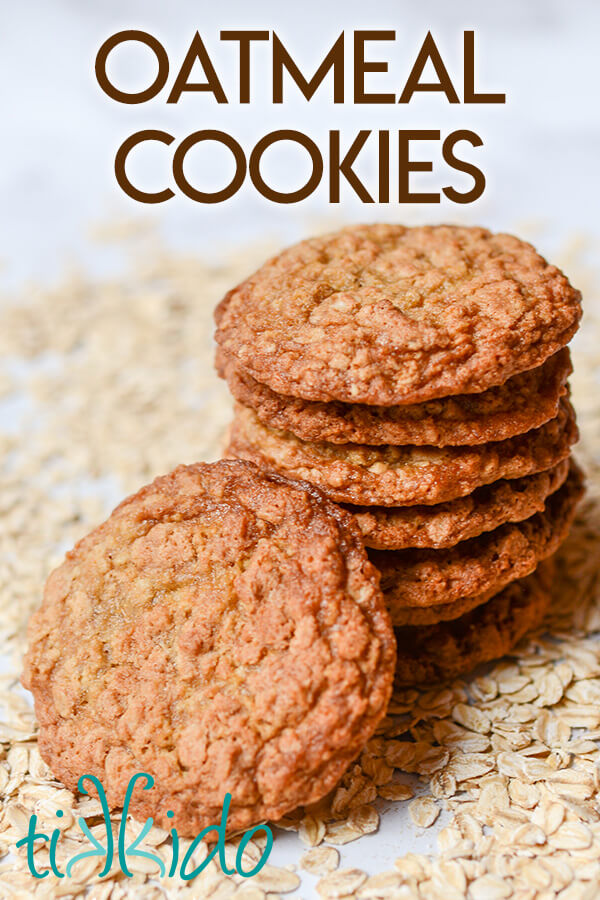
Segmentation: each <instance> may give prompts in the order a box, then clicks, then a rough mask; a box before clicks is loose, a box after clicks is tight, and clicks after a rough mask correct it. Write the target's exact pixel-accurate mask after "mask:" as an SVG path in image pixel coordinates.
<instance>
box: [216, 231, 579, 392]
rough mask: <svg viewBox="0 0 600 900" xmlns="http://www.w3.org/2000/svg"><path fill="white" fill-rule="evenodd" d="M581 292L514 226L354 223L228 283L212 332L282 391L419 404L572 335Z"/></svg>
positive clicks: (529, 362)
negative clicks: (508, 229) (506, 229)
mask: <svg viewBox="0 0 600 900" xmlns="http://www.w3.org/2000/svg"><path fill="white" fill-rule="evenodd" d="M580 301H581V295H580V293H579V291H577V290H575V289H574V288H573V287H572V286H571V285H570V284H569V282H568V280H567V279H566V277H565V276H564V275H563V274H562V272H560V271H559V270H558V269H557V268H556V267H555V266H551V265H549V264H548V263H547V262H546V260H544V259H543V258H542V257H541V256H540V255H539V254H538V253H536V251H535V249H534V248H533V247H532V246H531V245H530V244H527V243H525V242H523V241H520V240H519V239H518V238H516V237H512V236H511V235H507V234H492V233H491V232H489V231H487V230H486V229H484V228H469V227H464V226H453V225H436V226H419V227H417V228H405V227H403V226H401V225H358V226H354V227H352V228H344V229H343V230H341V231H338V232H336V233H334V234H329V235H325V236H324V237H317V238H312V239H311V240H307V241H303V242H302V243H300V244H296V245H295V246H293V247H289V248H288V249H287V250H284V251H283V252H282V253H280V254H279V255H278V256H276V257H274V258H273V259H271V260H269V261H268V262H267V263H265V264H264V265H263V266H262V267H261V268H260V269H259V270H258V271H257V272H255V273H254V275H252V276H251V277H250V278H248V279H247V280H246V281H244V282H243V283H242V284H240V285H238V287H236V288H234V289H233V290H232V291H230V292H229V293H228V294H227V296H226V297H225V298H224V299H223V300H222V301H221V303H220V304H219V306H218V307H217V310H216V313H215V317H216V321H217V332H216V339H217V342H218V343H219V345H220V346H221V347H222V348H223V350H224V351H225V353H226V354H227V355H228V356H230V357H232V358H233V359H234V360H235V363H236V365H238V366H239V367H241V368H242V369H244V370H245V371H246V372H248V373H249V374H250V375H252V376H253V377H254V378H256V379H257V380H258V381H260V382H261V383H262V384H266V385H268V386H269V387H270V388H272V389H273V390H274V391H276V392H277V393H279V394H286V395H290V396H293V397H302V398H303V399H305V400H323V401H330V400H341V401H342V402H344V403H367V404H371V405H376V406H377V405H381V406H392V405H394V404H406V403H422V402H423V401H425V400H432V399H434V398H437V397H447V396H451V395H454V394H471V393H478V392H481V391H485V390H487V389H488V388H490V387H494V386H495V385H498V384H503V383H504V382H505V381H507V379H509V378H510V377H511V376H513V375H516V374H518V373H519V372H524V371H526V370H527V369H532V368H534V367H536V366H539V365H541V364H542V363H543V362H544V361H545V360H546V359H548V357H549V356H552V354H554V353H556V352H557V351H558V350H560V348H561V347H564V346H565V344H567V342H568V341H569V340H570V338H571V337H572V336H573V334H574V333H575V331H576V329H577V325H578V322H579V319H580V317H581V302H580Z"/></svg>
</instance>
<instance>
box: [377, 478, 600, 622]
mask: <svg viewBox="0 0 600 900" xmlns="http://www.w3.org/2000/svg"><path fill="white" fill-rule="evenodd" d="M582 493H583V476H582V473H581V471H580V470H579V469H578V468H577V467H576V466H575V464H573V465H572V467H571V472H570V474H569V477H568V478H567V481H566V482H565V484H564V485H563V486H562V487H561V488H560V489H559V490H558V491H557V492H556V493H555V494H552V496H550V497H549V498H548V500H547V501H546V505H545V508H544V511H543V512H540V513H536V514H535V515H534V516H532V517H531V518H529V519H526V520H525V521H524V522H516V523H511V524H507V525H502V526H501V527H500V528H497V529H496V530H495V531H490V532H488V533H487V534H484V535H480V536H479V537H476V538H471V539H470V540H468V541H462V543H460V544H457V545H456V546H455V547H451V548H450V549H448V550H371V551H370V552H369V556H370V558H371V560H372V562H373V563H374V564H375V565H376V566H377V568H378V569H379V571H380V572H381V587H382V590H383V594H384V598H385V602H386V604H387V607H388V609H389V610H390V613H391V616H392V622H394V624H396V623H397V622H398V621H402V620H401V618H400V615H401V611H403V610H405V609H406V607H432V606H437V605H438V604H445V605H448V604H451V603H454V602H455V601H458V600H461V599H463V598H466V597H475V596H478V595H479V596H480V595H484V594H488V595H489V594H490V593H491V594H496V593H498V591H500V590H502V588H503V587H504V586H505V585H507V584H508V583H509V582H511V581H515V579H517V578H524V577H525V576H526V575H529V574H530V573H531V572H533V570H534V569H535V568H536V566H537V565H538V563H539V562H540V561H541V560H542V559H546V557H548V556H550V554H552V553H554V551H555V550H556V549H557V548H558V546H559V545H560V544H561V543H562V541H563V540H564V539H565V537H566V536H567V534H568V531H569V528H570V527H571V523H572V521H573V518H574V516H575V509H576V506H577V503H578V502H579V500H580V498H581V495H582ZM397 612H398V615H397V614H396V613H397Z"/></svg>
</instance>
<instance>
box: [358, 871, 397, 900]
mask: <svg viewBox="0 0 600 900" xmlns="http://www.w3.org/2000/svg"><path fill="white" fill-rule="evenodd" d="M401 886H402V876H401V875H400V873H399V872H381V873H380V874H379V875H371V877H370V878H367V880H366V881H365V882H364V883H363V884H362V885H361V887H359V889H358V893H357V896H358V897H359V898H360V900H379V898H386V897H389V896H390V895H392V896H393V895H394V894H395V892H396V891H397V889H398V888H400V887H401Z"/></svg>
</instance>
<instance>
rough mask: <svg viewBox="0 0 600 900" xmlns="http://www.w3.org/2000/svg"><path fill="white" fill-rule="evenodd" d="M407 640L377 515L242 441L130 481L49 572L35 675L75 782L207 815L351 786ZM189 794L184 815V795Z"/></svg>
mask: <svg viewBox="0 0 600 900" xmlns="http://www.w3.org/2000/svg"><path fill="white" fill-rule="evenodd" d="M394 664H395V642H394V635H393V630H392V627H391V624H390V619H389V615H388V613H387V611H386V609H385V606H384V603H383V598H382V595H381V591H380V588H379V576H378V573H377V572H376V570H375V568H374V567H373V566H372V564H371V563H370V562H369V561H368V559H367V557H366V554H365V550H364V548H363V545H362V541H361V537H360V532H359V530H358V527H357V525H356V522H355V520H354V519H353V517H352V516H351V515H350V513H348V512H346V511H344V510H341V509H340V508H338V507H336V506H335V505H334V504H332V503H330V502H329V501H328V500H327V499H326V498H325V497H324V496H323V495H322V494H321V493H320V492H319V491H318V490H315V489H314V488H313V487H312V486H310V485H307V484H299V483H297V482H292V481H290V480H288V479H286V478H282V477H280V476H278V475H273V474H270V473H267V472H264V471H261V470H260V469H258V468H256V467H255V466H253V465H251V464H248V463H243V462H232V461H221V462H218V463H214V464H206V463H198V464H196V465H191V466H180V467H179V468H177V469H175V470H174V471H173V472H171V473H170V474H169V475H166V476H164V477H161V478H157V479H156V481H154V482H153V483H152V484H150V485H148V486H147V487H144V488H142V489H141V490H140V491H139V492H138V493H137V494H134V495H133V496H131V497H129V498H128V499H127V500H125V501H124V502H123V503H122V504H121V505H120V506H118V507H117V509H116V510H115V511H114V512H113V514H112V515H111V516H110V518H109V519H108V520H107V521H106V522H105V523H104V524H102V525H100V527H98V528H96V529H95V530H94V531H93V532H92V533H91V534H90V535H88V536H87V537H86V538H84V539H83V540H82V541H80V542H79V543H78V544H77V546H76V547H75V548H74V549H73V550H72V551H71V552H70V553H68V554H67V557H66V559H65V561H64V563H63V564H62V565H61V566H60V568H58V569H57V570H56V571H54V572H53V573H52V574H51V575H50V578H49V579H48V582H47V585H46V589H45V593H44V599H43V603H42V606H41V608H40V610H39V611H38V612H36V613H35V614H34V616H33V617H32V619H31V623H30V626H29V649H28V652H27V656H26V660H25V671H24V675H23V684H24V685H25V686H26V687H27V688H29V690H31V691H32V693H33V695H34V699H35V708H36V713H37V716H38V719H39V723H40V744H39V746H40V752H41V753H42V756H43V758H44V759H45V760H46V761H47V763H48V765H49V766H50V767H51V769H52V771H53V772H54V774H55V775H56V776H57V777H58V778H60V779H61V780H62V781H63V782H64V784H66V785H67V787H69V788H70V789H71V790H73V789H75V788H76V786H77V780H78V778H79V777H80V776H81V775H82V774H84V773H86V774H87V773H91V774H94V775H96V776H97V777H98V778H99V779H100V780H101V782H102V784H103V785H104V787H105V790H106V794H107V797H108V801H109V804H110V805H111V807H115V806H119V805H120V804H121V803H122V801H123V796H124V792H125V789H126V786H127V784H128V781H129V779H130V778H131V776H132V775H134V774H135V773H138V772H147V773H149V774H151V775H153V776H154V778H155V785H154V787H153V788H152V789H151V790H149V791H141V790H140V791H136V792H135V793H134V795H133V799H132V813H133V814H134V815H135V816H136V817H138V818H140V819H145V818H146V817H147V816H153V817H154V819H155V821H156V822H157V823H158V824H159V825H161V826H162V827H164V828H170V827H171V826H172V825H175V826H176V827H177V829H178V831H179V833H180V834H181V835H190V836H191V835H195V834H196V833H197V832H199V831H200V830H201V829H203V828H204V827H206V826H208V825H213V824H218V823H219V822H220V817H221V807H222V804H223V798H224V795H225V793H226V792H229V793H230V794H231V796H232V800H231V808H230V814H229V820H228V827H229V830H230V831H235V830H238V829H244V828H246V827H248V826H250V825H252V824H254V823H256V822H260V821H262V820H264V819H278V818H280V817H281V816H282V815H284V813H286V812H288V811H289V810H291V809H294V808H295V807H297V806H298V805H300V804H305V803H310V802H312V801H316V800H318V799H319V798H320V797H322V796H323V795H324V794H326V793H327V792H328V791H329V790H331V788H333V787H334V785H335V784H336V782H337V781H338V779H339V778H340V777H341V775H342V774H343V773H344V771H345V770H346V768H347V767H348V765H349V764H350V763H351V762H352V760H353V759H354V758H355V757H356V756H357V755H358V754H359V753H360V751H361V749H362V747H363V746H364V743H365V742H366V741H367V740H368V738H369V737H370V736H371V734H372V733H373V731H374V730H375V728H376V726H377V724H378V723H379V721H380V719H381V718H382V716H383V715H384V714H385V710H386V706H387V703H388V699H389V696H390V692H391V687H392V680H393V673H394ZM168 810H173V811H174V813H175V816H174V818H173V820H172V821H171V820H170V819H168V818H167V811H168Z"/></svg>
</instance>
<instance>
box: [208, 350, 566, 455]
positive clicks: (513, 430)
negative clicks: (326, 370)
mask: <svg viewBox="0 0 600 900" xmlns="http://www.w3.org/2000/svg"><path fill="white" fill-rule="evenodd" d="M216 367H217V371H218V372H219V374H220V375H221V376H222V377H224V378H226V379H227V384H228V386H229V389H230V391H231V393H232V394H233V396H234V397H235V399H236V400H238V401H239V402H240V403H242V404H243V405H244V406H249V407H250V408H251V409H253V410H254V411H255V413H256V415H257V417H258V418H259V419H260V421H261V422H262V423H263V424H265V425H269V426H271V427H272V428H279V429H281V430H282V431H289V432H291V433H292V434H295V435H296V437H299V438H301V439H302V440H304V441H329V442H330V443H332V444H343V443H351V444H414V445H421V444H431V445H432V446H435V447H446V446H451V445H462V444H485V443H487V442H488V441H503V440H506V439H507V438H510V437H514V435H516V434H523V433H524V432H526V431H530V430H531V429H532V428H539V427H540V425H543V424H544V423H545V422H548V421H549V420H550V419H553V418H554V417H555V416H556V414H557V413H558V405H559V402H560V398H561V397H562V396H564V395H565V393H566V381H567V378H568V377H569V375H570V374H571V371H572V365H571V358H570V354H569V351H568V349H567V348H563V349H562V350H560V351H559V352H558V353H555V354H554V355H553V356H551V357H550V359H548V360H546V362H545V363H544V364H543V365H541V366H538V367H537V368H535V369H531V370H530V371H528V372H523V373H521V374H520V375H515V376H514V377H513V378H510V379H509V380H508V381H507V382H505V383H504V384H502V385H499V386H498V387H493V388H489V389H488V390H487V391H484V392H483V393H481V394H462V395H459V396H456V397H443V398H442V399H440V400H429V401H426V402H424V403H420V404H413V405H409V406H367V405H366V404H360V403H353V404H350V403H340V402H337V403H336V402H333V401H332V402H330V403H323V402H319V401H311V400H302V399H300V398H298V397H285V396H283V395H282V394H276V393H275V391H273V390H271V388H270V387H268V386H267V385H266V384H261V383H260V382H259V381H257V380H256V379H255V378H253V377H252V375H250V374H249V373H248V372H245V371H244V370H243V369H241V368H240V367H239V366H237V365H236V363H235V361H234V360H233V359H232V358H231V357H228V356H227V354H226V353H224V352H223V350H222V349H221V348H219V349H218V350H217V356H216Z"/></svg>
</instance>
